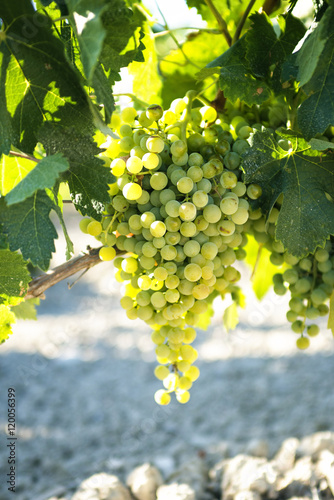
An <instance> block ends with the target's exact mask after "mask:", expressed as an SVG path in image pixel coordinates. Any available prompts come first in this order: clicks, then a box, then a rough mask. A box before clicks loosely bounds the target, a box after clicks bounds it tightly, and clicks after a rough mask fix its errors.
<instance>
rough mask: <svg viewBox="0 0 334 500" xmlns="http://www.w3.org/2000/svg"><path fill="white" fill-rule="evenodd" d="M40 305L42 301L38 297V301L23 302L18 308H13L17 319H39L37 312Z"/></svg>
mask: <svg viewBox="0 0 334 500" xmlns="http://www.w3.org/2000/svg"><path fill="white" fill-rule="evenodd" d="M39 303H40V299H39V298H38V297H37V298H36V299H29V300H23V301H22V302H21V303H20V304H18V305H17V306H13V307H12V308H11V310H12V312H13V313H14V314H15V317H16V318H17V319H30V320H36V319H37V311H36V306H38V305H39Z"/></svg>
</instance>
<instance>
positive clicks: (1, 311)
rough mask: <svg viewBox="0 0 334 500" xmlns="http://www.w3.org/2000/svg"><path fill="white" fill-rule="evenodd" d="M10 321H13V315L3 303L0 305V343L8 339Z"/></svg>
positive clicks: (10, 329) (10, 331)
mask: <svg viewBox="0 0 334 500" xmlns="http://www.w3.org/2000/svg"><path fill="white" fill-rule="evenodd" d="M11 323H15V315H14V314H13V313H12V312H11V310H10V308H9V307H8V306H6V305H4V304H1V305H0V344H2V343H3V342H4V341H5V340H7V339H8V337H9V335H11V334H12V333H13V332H12V328H11V326H10V325H11Z"/></svg>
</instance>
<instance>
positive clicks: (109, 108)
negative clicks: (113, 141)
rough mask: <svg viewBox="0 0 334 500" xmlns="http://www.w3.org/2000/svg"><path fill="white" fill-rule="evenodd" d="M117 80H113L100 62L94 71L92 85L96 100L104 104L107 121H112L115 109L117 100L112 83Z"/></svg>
mask: <svg viewBox="0 0 334 500" xmlns="http://www.w3.org/2000/svg"><path fill="white" fill-rule="evenodd" d="M114 83H115V82H114V81H113V80H111V79H110V78H109V77H108V75H107V74H106V73H105V71H104V70H103V68H102V65H101V64H100V63H99V64H98V65H97V66H96V68H95V71H94V74H93V78H92V85H93V87H94V90H95V95H96V100H97V102H98V103H99V104H103V109H104V117H105V122H106V123H110V120H111V115H112V112H113V111H114V109H115V101H114V96H113V93H112V88H111V87H112V85H113V84H114Z"/></svg>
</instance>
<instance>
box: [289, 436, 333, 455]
mask: <svg viewBox="0 0 334 500" xmlns="http://www.w3.org/2000/svg"><path fill="white" fill-rule="evenodd" d="M322 450H328V451H330V452H331V453H334V432H330V431H325V432H316V433H315V434H312V435H311V436H307V437H305V438H304V439H302V440H301V442H300V445H299V446H298V449H297V454H298V456H301V457H303V456H305V455H311V456H312V458H316V456H317V455H318V454H319V453H320V452H321V451H322Z"/></svg>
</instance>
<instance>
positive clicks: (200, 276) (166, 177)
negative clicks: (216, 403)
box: [0, 0, 334, 405]
mask: <svg viewBox="0 0 334 500" xmlns="http://www.w3.org/2000/svg"><path fill="white" fill-rule="evenodd" d="M74 3H75V2H74ZM74 3H73V2H70V1H67V0H66V1H64V2H58V1H56V2H52V1H47V0H43V1H36V2H33V1H30V0H21V1H20V5H19V6H18V11H17V12H13V11H12V9H11V8H10V6H9V5H1V6H0V28H1V29H0V56H1V58H0V65H1V68H2V76H1V77H0V104H1V111H0V155H1V156H0V162H1V174H0V181H1V182H0V269H1V271H0V272H1V275H0V342H4V341H5V340H7V339H8V338H9V336H10V334H11V333H12V329H11V324H13V323H14V322H15V316H17V317H18V318H21V317H25V316H27V317H33V316H34V308H35V305H37V303H38V301H39V298H41V297H42V298H43V293H44V291H45V290H47V288H48V287H50V286H52V285H53V284H55V283H57V282H58V281H60V280H61V279H64V278H65V277H68V276H70V275H71V274H74V273H75V272H77V271H78V270H79V269H81V270H85V269H89V268H91V267H93V266H94V265H96V264H97V263H101V262H107V263H108V262H109V263H111V265H113V267H114V269H115V279H116V280H117V281H118V282H120V283H122V297H121V299H120V304H121V306H122V308H123V309H124V314H126V316H127V317H128V318H129V319H131V320H137V319H139V320H142V321H144V322H145V323H146V324H147V325H148V327H150V328H151V330H152V334H151V338H152V349H155V353H156V360H157V366H156V367H155V369H154V375H155V376H156V377H157V379H158V380H160V381H161V383H162V386H161V388H160V389H158V390H157V392H156V393H155V396H154V398H155V401H156V402H157V403H158V404H161V405H167V404H169V402H170V401H171V395H172V393H175V397H176V399H177V401H179V402H180V403H182V404H183V403H187V402H188V400H189V398H190V389H191V386H192V384H193V383H194V382H195V381H196V380H197V378H198V377H199V375H200V373H199V369H198V367H197V366H196V364H194V363H195V362H196V360H197V358H198V353H197V351H196V349H195V348H194V347H193V346H192V343H193V342H194V340H195V338H196V336H197V330H198V328H199V327H201V324H202V320H203V317H204V316H205V317H206V318H208V317H209V316H210V314H211V312H212V310H213V302H214V301H215V299H216V298H217V297H220V298H221V300H222V301H223V303H224V301H225V299H226V298H227V297H228V298H229V299H230V303H231V302H232V306H230V307H232V308H233V311H236V310H237V308H238V307H240V306H241V305H242V303H243V295H242V279H241V278H242V271H243V269H245V264H241V261H244V262H246V263H248V264H249V261H250V259H249V254H250V253H251V252H252V251H254V249H256V252H257V255H258V258H257V262H260V256H261V252H267V255H270V263H271V268H270V270H268V273H267V274H268V276H266V281H267V282H268V286H269V282H271V284H272V286H273V290H274V292H275V293H276V294H277V295H279V296H281V295H285V294H288V295H289V297H290V299H289V310H288V311H287V312H286V319H287V322H288V323H290V325H291V330H292V332H293V333H294V334H296V346H297V347H298V348H299V349H301V350H304V349H306V348H308V347H309V345H310V343H311V341H313V340H312V339H313V337H316V336H317V335H318V334H319V332H320V328H319V325H318V324H317V322H316V320H317V318H319V317H323V316H324V317H328V328H329V329H331V330H332V332H333V331H334V323H333V321H334V320H333V317H334V315H333V300H334V299H333V297H334V295H333V290H334V239H333V238H334V207H333V198H334V188H333V186H334V182H333V175H334V156H333V149H334V147H333V143H334V109H333V108H332V104H331V103H332V102H334V88H333V84H332V82H333V79H334V74H333V67H334V66H333V60H332V57H333V56H332V54H333V48H334V45H333V44H334V42H333V30H332V28H331V26H332V25H333V22H334V5H333V2H332V0H330V1H327V2H320V1H315V2H314V4H315V7H314V12H313V15H314V19H315V20H316V23H317V24H316V27H315V28H314V27H313V28H314V29H313V28H311V29H309V30H308V31H307V28H306V24H305V23H303V22H302V21H301V20H300V19H299V18H298V17H295V16H294V15H293V14H294V10H293V8H294V7H295V5H296V4H298V2H295V1H293V2H292V1H291V2H290V7H289V6H287V5H280V2H275V1H273V2H268V1H266V2H264V3H263V5H260V4H261V2H254V1H251V2H243V1H240V2H235V5H234V6H233V7H231V6H230V3H229V2H228V6H227V5H225V4H224V2H222V4H224V8H225V7H226V9H225V10H226V15H223V11H224V9H222V11H220V7H219V2H218V1H217V2H215V1H211V0H210V2H207V1H196V2H194V1H193V0H188V1H187V4H188V6H189V8H191V7H196V8H197V9H198V13H199V14H200V15H201V16H202V19H203V21H205V22H206V28H204V29H203V30H201V29H200V28H198V29H196V30H195V31H194V32H191V34H189V35H188V37H186V38H185V39H184V40H183V41H182V42H180V41H179V40H178V37H177V36H176V35H175V34H174V33H173V30H169V27H168V26H167V25H165V26H164V28H165V29H166V32H163V33H162V35H163V36H168V37H170V38H169V39H168V40H169V42H170V41H173V43H174V44H175V46H176V48H175V49H173V50H169V51H167V55H163V52H164V51H161V53H159V50H158V40H159V38H161V36H160V35H161V33H157V32H154V30H155V29H156V26H155V23H154V22H152V18H151V16H150V15H149V14H148V12H147V10H146V8H144V7H143V6H142V5H140V4H137V3H134V2H132V1H130V0H127V1H125V0H105V1H104V2H102V3H103V4H104V7H103V9H100V8H99V7H98V6H96V5H94V2H78V5H74ZM90 3H91V5H89V4H90ZM283 3H284V2H283ZM237 4H238V5H237ZM227 7H228V8H227ZM286 7H288V8H286ZM275 16H276V20H275V22H273V18H274V17H275ZM79 20H80V23H82V24H80V23H79ZM164 22H165V20H164ZM28 25H29V26H30V27H31V26H32V27H34V29H31V30H30V31H29V33H28V31H27V29H26V27H27V26H28ZM165 33H166V34H165ZM92 34H93V36H92ZM158 35H159V36H158ZM264 40H265V41H264ZM167 45H168V44H167ZM203 46H205V47H207V49H206V50H205V51H204V50H203ZM37 47H38V50H37ZM160 48H161V47H160ZM164 50H165V49H164ZM309 53H312V56H313V59H312V61H311V62H310V60H309V58H308V54H309ZM50 54H53V55H52V57H51V55H50ZM21 61H24V64H21ZM127 66H128V68H129V72H130V74H132V75H134V82H133V89H134V94H130V97H131V102H129V101H128V102H127V104H126V105H124V104H123V101H122V96H121V95H119V94H118V95H116V93H115V94H114V93H113V87H114V85H115V82H116V81H117V80H119V78H120V77H119V73H120V70H121V68H124V67H127ZM142 68H145V70H146V71H147V73H145V72H144V73H143V69H142ZM145 75H146V76H147V75H148V80H147V82H146V81H145ZM178 78H179V79H180V89H179V88H177V91H176V90H175V89H176V86H175V81H176V79H178ZM27 82H28V84H27ZM148 82H150V83H148ZM24 88H25V89H26V90H25V91H23V89H24ZM128 96H129V94H128ZM146 101H147V102H146ZM65 192H66V193H69V196H70V198H71V202H72V203H73V205H74V207H75V209H76V210H77V211H78V212H79V213H80V215H81V216H82V218H81V221H80V229H81V231H82V232H83V233H85V234H88V235H90V236H91V241H92V246H93V248H88V249H87V252H86V254H85V255H84V256H83V257H76V258H74V259H71V257H72V255H73V253H74V250H73V244H72V242H71V240H70V236H69V234H68V233H67V229H66V221H65V220H64V216H63V202H64V201H69V200H68V199H66V195H64V193H65ZM51 211H54V212H55V213H56V215H57V216H58V218H59V221H60V225H61V227H62V230H63V232H64V236H65V239H66V243H67V252H66V259H67V260H68V262H66V263H64V264H63V265H62V266H60V267H59V268H57V269H56V270H55V271H54V272H53V273H51V274H47V271H48V269H49V266H50V259H51V256H52V253H53V252H54V250H55V246H54V240H55V238H56V237H57V231H56V229H55V226H54V225H53V223H52V222H51V220H50V217H49V216H50V212H51ZM104 265H110V264H104ZM28 266H30V267H28ZM31 266H34V267H36V268H39V269H40V270H41V272H43V273H45V274H44V275H42V276H39V277H37V278H35V279H32V278H31V275H30V270H31ZM273 269H275V270H274V271H273ZM91 272H93V271H91ZM256 272H257V264H255V267H254V269H253V275H255V274H256ZM268 286H267V288H268ZM27 304H29V306H28V307H27V308H25V306H26V305H27ZM24 311H29V312H28V314H26V313H25V312H24ZM236 322H237V320H236V321H235V323H236Z"/></svg>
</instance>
